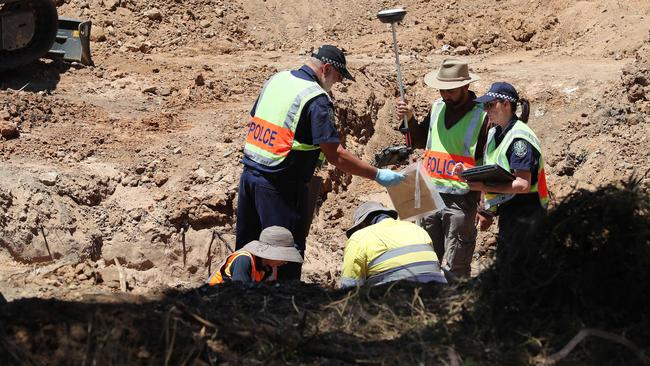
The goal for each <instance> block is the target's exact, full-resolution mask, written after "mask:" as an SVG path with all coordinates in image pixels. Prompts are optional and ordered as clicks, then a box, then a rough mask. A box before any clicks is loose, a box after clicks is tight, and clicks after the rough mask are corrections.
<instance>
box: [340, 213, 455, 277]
mask: <svg viewBox="0 0 650 366" xmlns="http://www.w3.org/2000/svg"><path fill="white" fill-rule="evenodd" d="M346 235H347V237H348V241H347V243H346V245H345V252H344V255H343V270H342V273H341V284H340V286H341V287H342V288H348V287H353V286H360V285H363V284H366V283H367V284H370V285H379V284H383V283H388V282H392V281H398V280H407V281H413V282H422V283H425V282H431V281H435V282H440V283H447V280H446V279H445V275H444V273H443V272H442V271H441V269H440V263H439V262H438V257H437V256H436V253H435V252H434V250H433V246H432V243H431V238H430V237H429V234H428V233H427V232H426V231H425V230H424V229H422V228H421V227H419V226H417V225H416V224H414V223H411V222H407V221H401V220H398V219H397V211H395V210H391V209H389V208H387V207H385V206H384V205H382V204H381V203H379V202H374V201H369V202H365V203H363V204H362V205H360V206H359V207H358V208H357V210H356V211H355V212H354V216H353V225H352V227H350V228H349V229H348V230H347V232H346Z"/></svg>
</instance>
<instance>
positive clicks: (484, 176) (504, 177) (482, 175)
mask: <svg viewBox="0 0 650 366" xmlns="http://www.w3.org/2000/svg"><path fill="white" fill-rule="evenodd" d="M461 175H462V176H463V178H464V179H465V180H466V181H468V182H486V183H505V182H512V181H513V180H515V176H514V175H512V173H510V172H509V171H507V170H505V169H503V168H502V167H501V166H499V165H497V164H494V165H481V166H477V167H476V168H471V169H467V170H465V171H463V173H462V174H461Z"/></svg>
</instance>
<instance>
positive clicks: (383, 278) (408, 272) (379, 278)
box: [368, 261, 444, 285]
mask: <svg viewBox="0 0 650 366" xmlns="http://www.w3.org/2000/svg"><path fill="white" fill-rule="evenodd" d="M418 276H422V277H426V278H432V277H433V278H435V277H440V276H441V277H443V278H444V275H443V274H442V273H441V272H440V264H439V263H438V262H437V261H424V262H415V263H410V264H407V265H404V266H399V267H396V268H393V269H391V270H388V271H385V272H382V273H379V274H376V275H374V276H371V277H370V278H368V283H370V284H372V285H378V284H381V283H386V282H391V281H397V280H404V279H414V280H417V277H418Z"/></svg>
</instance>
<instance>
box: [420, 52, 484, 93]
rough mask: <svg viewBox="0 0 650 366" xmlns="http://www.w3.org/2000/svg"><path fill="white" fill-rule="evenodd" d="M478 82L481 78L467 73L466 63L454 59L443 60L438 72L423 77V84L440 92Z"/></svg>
mask: <svg viewBox="0 0 650 366" xmlns="http://www.w3.org/2000/svg"><path fill="white" fill-rule="evenodd" d="M478 80H481V78H480V77H478V75H476V74H473V73H471V72H469V68H468V67H467V62H465V61H461V60H459V59H455V58H447V59H445V60H444V61H442V65H440V68H438V70H434V71H431V72H430V73H428V74H426V75H425V76H424V82H425V84H427V85H428V86H430V87H432V88H435V89H440V90H449V89H456V88H460V87H461V86H465V85H468V84H470V83H473V82H475V81H478Z"/></svg>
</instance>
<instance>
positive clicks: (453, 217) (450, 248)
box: [397, 58, 488, 278]
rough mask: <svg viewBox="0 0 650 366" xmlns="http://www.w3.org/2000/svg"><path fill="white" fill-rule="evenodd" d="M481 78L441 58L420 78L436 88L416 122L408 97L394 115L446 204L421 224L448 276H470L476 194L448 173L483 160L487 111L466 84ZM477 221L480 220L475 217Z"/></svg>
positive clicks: (455, 62)
mask: <svg viewBox="0 0 650 366" xmlns="http://www.w3.org/2000/svg"><path fill="white" fill-rule="evenodd" d="M477 80H480V78H479V77H478V76H477V75H475V74H473V73H470V72H469V69H468V66H467V63H466V62H463V61H461V60H457V59H453V58H450V59H445V60H444V61H443V62H442V65H440V68H439V69H438V70H437V71H435V70H434V71H432V72H430V73H428V74H427V75H425V76H424V82H425V83H426V84H427V85H428V86H429V87H431V88H434V89H438V90H439V91H440V99H438V100H436V101H434V102H433V104H432V106H431V108H430V110H429V113H428V114H427V116H426V117H424V119H423V120H422V121H421V122H418V121H417V118H416V116H415V113H414V110H413V106H412V105H411V104H410V103H409V102H408V101H404V102H402V101H400V102H398V103H397V115H398V116H399V118H400V119H403V117H404V116H406V117H407V120H408V128H409V131H410V134H411V138H412V144H413V147H415V148H424V156H422V163H423V165H424V167H425V168H426V172H427V173H428V175H429V177H430V179H431V182H432V183H433V185H434V186H435V187H436V189H437V190H438V192H440V196H441V197H442V199H443V200H444V202H445V206H446V207H445V208H443V209H441V210H438V211H437V212H435V213H434V214H432V215H430V216H429V217H426V218H425V219H424V220H423V222H422V226H423V227H424V229H425V230H426V231H427V232H428V233H429V235H430V236H431V239H432V240H433V245H434V248H435V250H436V254H438V257H440V258H441V260H442V267H443V269H444V270H445V271H446V272H448V273H449V274H451V275H452V276H453V277H459V278H462V277H469V275H470V264H471V262H472V254H473V253H474V247H475V245H476V234H477V231H476V223H475V220H477V206H478V202H479V199H480V193H479V192H472V191H470V189H469V186H468V185H467V182H464V181H463V180H461V179H460V178H458V177H457V176H456V175H455V174H454V173H453V168H454V165H455V164H456V163H458V162H462V163H464V164H465V166H466V167H472V166H476V165H478V164H479V163H480V161H481V159H482V158H483V147H484V146H485V140H486V139H487V130H488V128H487V122H486V118H485V117H486V114H485V112H484V111H483V108H482V106H481V104H480V103H475V102H474V99H476V94H475V93H474V92H473V91H471V90H469V87H470V84H471V83H473V82H475V81H477ZM478 219H480V220H482V219H483V218H481V217H478Z"/></svg>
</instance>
